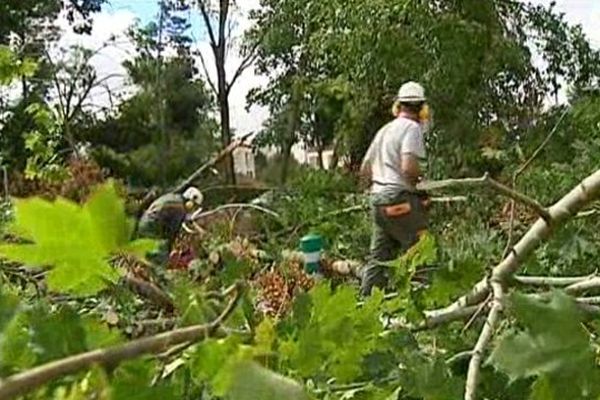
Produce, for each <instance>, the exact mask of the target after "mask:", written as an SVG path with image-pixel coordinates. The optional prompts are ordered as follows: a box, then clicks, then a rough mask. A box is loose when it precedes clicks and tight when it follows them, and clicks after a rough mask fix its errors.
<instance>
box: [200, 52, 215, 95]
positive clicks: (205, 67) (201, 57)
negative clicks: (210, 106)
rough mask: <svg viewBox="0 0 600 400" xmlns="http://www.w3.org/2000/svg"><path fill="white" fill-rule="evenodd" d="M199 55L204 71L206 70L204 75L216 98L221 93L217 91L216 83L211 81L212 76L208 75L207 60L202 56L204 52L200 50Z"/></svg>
mask: <svg viewBox="0 0 600 400" xmlns="http://www.w3.org/2000/svg"><path fill="white" fill-rule="evenodd" d="M197 54H198V56H199V57H200V64H202V69H203V70H204V75H206V82H208V85H209V86H210V89H211V90H212V91H213V92H214V94H215V96H218V94H219V91H218V90H217V87H216V86H215V83H214V82H213V81H212V79H210V75H209V74H208V67H207V66H206V60H205V59H204V56H203V55H202V51H200V50H198V52H197Z"/></svg>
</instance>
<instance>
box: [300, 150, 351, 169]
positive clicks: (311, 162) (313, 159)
mask: <svg viewBox="0 0 600 400" xmlns="http://www.w3.org/2000/svg"><path fill="white" fill-rule="evenodd" d="M322 157H323V168H325V169H331V161H332V160H333V149H326V150H323V153H322ZM303 162H304V164H306V165H308V166H310V167H312V168H320V166H319V152H318V151H316V150H313V149H307V150H306V151H305V152H304V160H303ZM337 166H338V167H343V166H344V160H343V159H342V158H341V157H340V158H339V159H338V163H337Z"/></svg>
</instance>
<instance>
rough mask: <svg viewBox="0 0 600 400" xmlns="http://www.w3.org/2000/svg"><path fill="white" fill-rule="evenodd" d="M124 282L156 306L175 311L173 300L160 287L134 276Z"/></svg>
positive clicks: (127, 277)
mask: <svg viewBox="0 0 600 400" xmlns="http://www.w3.org/2000/svg"><path fill="white" fill-rule="evenodd" d="M124 282H125V284H126V285H127V287H128V288H129V289H130V290H131V291H133V292H135V293H137V294H138V295H140V296H142V297H144V298H146V299H148V300H150V301H151V302H153V303H154V304H156V305H158V306H160V307H162V308H164V309H166V310H173V309H174V308H175V305H174V304H173V300H172V299H171V298H170V297H169V295H167V294H166V293H165V292H163V291H162V290H161V289H160V288H159V287H158V286H156V285H154V284H153V283H150V282H148V281H145V280H143V279H140V278H136V277H134V276H126V277H125V278H124Z"/></svg>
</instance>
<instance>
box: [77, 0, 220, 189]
mask: <svg viewBox="0 0 600 400" xmlns="http://www.w3.org/2000/svg"><path fill="white" fill-rule="evenodd" d="M162 12H163V13H165V16H164V23H163V26H162V27H161V26H160V24H157V23H156V22H152V23H150V24H148V25H147V26H145V27H134V28H133V29H131V30H130V32H129V35H130V37H131V38H132V40H133V41H134V43H136V47H137V49H136V50H137V55H136V56H135V58H133V59H132V60H128V61H125V63H124V65H125V68H126V69H127V72H128V75H129V79H130V81H131V83H132V84H133V85H134V86H135V87H136V88H137V92H136V93H135V94H134V95H133V96H132V97H131V98H129V99H127V100H125V101H123V102H122V103H121V104H120V105H119V106H118V110H117V112H114V115H112V116H109V117H108V118H107V119H106V120H104V121H99V122H98V123H97V124H92V125H91V126H90V127H89V129H87V132H85V133H84V134H83V138H84V139H86V140H88V141H89V142H90V143H91V144H92V145H95V146H99V148H98V149H97V156H98V157H99V158H100V159H101V160H102V162H103V164H104V165H106V166H108V167H110V168H111V169H112V170H113V172H114V173H116V174H117V175H119V176H123V177H125V176H127V177H128V178H129V180H130V183H132V184H136V185H139V184H142V185H153V184H160V185H163V186H166V185H170V184H174V183H175V182H176V181H177V180H179V179H181V178H182V177H184V176H186V175H187V174H189V173H191V172H192V171H193V170H194V169H195V168H197V166H198V165H199V164H200V163H202V162H203V161H204V160H205V159H206V158H207V157H208V156H209V155H210V154H211V153H212V152H213V150H214V149H215V130H216V125H215V122H214V121H213V119H212V118H211V116H210V113H211V111H212V109H213V104H214V101H213V98H212V97H211V95H210V93H209V91H208V90H207V88H206V85H205V82H204V81H203V80H202V79H201V78H199V77H198V71H197V69H196V66H195V63H194V60H193V58H192V54H191V49H190V44H191V39H190V38H189V37H188V36H187V30H188V29H189V21H188V20H187V19H185V18H182V17H180V16H179V15H178V14H177V13H176V12H175V10H172V9H168V8H165V9H163V11H162ZM167 52H173V55H171V56H168V55H167ZM165 161H166V162H167V164H166V165H165Z"/></svg>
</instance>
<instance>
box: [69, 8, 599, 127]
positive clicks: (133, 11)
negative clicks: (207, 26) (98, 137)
mask: <svg viewBox="0 0 600 400" xmlns="http://www.w3.org/2000/svg"><path fill="white" fill-rule="evenodd" d="M324 1H326V0H324ZM532 2H533V3H539V4H545V5H548V4H549V3H550V2H551V0H532ZM238 4H239V5H240V12H239V13H238V14H236V16H235V18H236V22H237V27H236V29H235V30H234V35H235V36H238V37H239V36H240V35H241V33H242V32H243V31H244V30H245V29H246V28H248V27H249V26H250V21H249V20H248V18H247V16H248V12H249V11H250V10H252V9H255V8H257V7H258V6H259V0H240V1H239V2H238ZM556 9H557V10H558V11H559V12H563V13H565V17H566V19H567V21H569V22H570V23H573V24H581V25H582V27H583V29H584V32H585V33H586V35H587V36H588V37H589V39H590V41H591V42H592V44H593V45H594V46H595V47H597V48H600V0H556ZM157 15H158V6H157V0H109V4H108V5H107V6H105V7H104V9H103V11H102V12H101V13H99V14H97V15H95V17H94V31H93V34H92V35H91V36H78V35H75V34H73V33H72V32H70V31H69V29H68V27H67V25H66V22H65V23H64V25H63V26H64V28H65V30H64V34H63V36H62V39H61V42H60V44H61V45H70V44H75V43H79V44H82V45H84V46H86V47H89V48H93V49H96V48H98V47H100V46H101V45H102V44H103V43H104V42H105V41H106V40H107V39H108V38H109V37H111V35H115V36H116V37H117V38H118V39H117V44H116V45H114V46H111V47H108V48H106V49H103V50H102V51H101V52H100V53H99V54H98V55H97V56H96V57H94V59H93V60H92V64H93V65H94V66H95V67H96V69H97V70H98V73H99V75H100V76H106V75H108V74H115V73H117V74H123V75H124V72H125V71H124V69H123V67H122V66H121V64H122V62H123V61H124V60H125V59H127V58H128V57H130V56H131V55H132V54H133V53H132V51H133V46H132V45H131V43H128V42H127V40H126V39H125V37H124V36H123V33H124V32H125V31H126V29H127V28H128V27H129V26H130V25H131V24H132V23H133V22H134V21H135V20H136V19H139V20H141V21H142V22H148V21H151V20H152V19H153V18H155V17H156V16H157ZM190 15H191V16H192V22H193V27H192V36H193V39H195V40H196V42H197V46H198V48H199V49H200V51H202V54H203V55H204V57H205V58H206V59H207V62H208V64H209V76H210V78H211V79H214V78H215V69H214V59H213V58H212V53H211V50H210V47H209V45H208V43H207V41H206V37H205V36H206V35H205V34H204V30H203V29H202V22H201V20H200V16H199V15H198V13H197V12H194V11H192V12H191V14H190ZM228 57H229V58H228V61H227V65H226V69H227V72H228V74H229V76H231V75H232V74H233V72H234V71H235V70H236V69H237V66H238V65H239V63H240V61H241V60H240V57H239V56H238V55H237V54H235V53H231V54H229V56H228ZM211 67H212V68H211ZM267 81H268V77H266V76H257V75H256V74H254V71H253V70H252V69H251V68H250V69H248V70H246V72H245V73H244V75H242V77H241V79H239V80H238V81H237V83H236V85H235V86H234V88H233V90H232V93H231V97H230V103H231V116H232V117H231V118H232V121H231V122H232V127H233V128H234V129H235V130H236V134H238V135H242V134H246V133H249V132H257V131H258V130H260V128H261V126H262V123H263V122H264V121H265V119H266V118H267V117H268V112H267V111H266V110H265V109H262V108H258V107H253V108H251V109H250V110H249V112H247V111H246V110H245V106H246V94H247V93H248V91H249V90H250V89H252V88H254V87H259V86H262V85H264V84H265V83H266V82H267ZM109 82H110V86H111V88H113V89H122V90H127V89H129V87H128V85H127V81H126V80H125V79H124V78H123V77H116V78H114V79H112V80H110V81H109ZM93 96H94V97H93V99H92V100H93V102H94V103H98V104H105V103H106V102H107V99H108V98H107V96H106V94H105V93H104V92H97V93H94V95H93Z"/></svg>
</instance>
